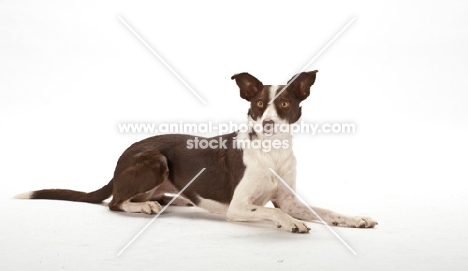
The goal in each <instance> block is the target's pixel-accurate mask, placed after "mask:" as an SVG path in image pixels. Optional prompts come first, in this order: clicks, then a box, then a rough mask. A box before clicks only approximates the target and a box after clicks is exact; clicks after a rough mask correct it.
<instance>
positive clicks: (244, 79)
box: [231, 72, 263, 101]
mask: <svg viewBox="0 0 468 271" xmlns="http://www.w3.org/2000/svg"><path fill="white" fill-rule="evenodd" d="M231 79H235V80H236V84H237V85H238V86H239V88H240V96H241V97H242V98H244V99H246V100H247V101H250V100H251V99H252V98H253V97H255V95H257V93H258V92H259V91H261V90H262V89H263V84H262V82H260V80H258V79H257V78H255V77H253V76H252V75H250V74H248V73H246V72H243V73H238V74H234V75H233V76H232V77H231Z"/></svg>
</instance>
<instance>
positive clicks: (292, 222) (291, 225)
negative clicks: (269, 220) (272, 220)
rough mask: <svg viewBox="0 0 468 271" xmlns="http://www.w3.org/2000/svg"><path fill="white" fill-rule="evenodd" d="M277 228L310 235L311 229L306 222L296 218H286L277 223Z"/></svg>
mask: <svg viewBox="0 0 468 271" xmlns="http://www.w3.org/2000/svg"><path fill="white" fill-rule="evenodd" d="M276 227H278V228H283V229H285V230H287V231H290V232H292V233H308V232H309V231H310V228H309V227H308V226H307V224H305V223H304V222H302V221H300V220H297V219H294V218H292V217H291V218H284V219H281V220H280V221H277V222H276Z"/></svg>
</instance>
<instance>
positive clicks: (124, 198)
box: [109, 151, 169, 214]
mask: <svg viewBox="0 0 468 271" xmlns="http://www.w3.org/2000/svg"><path fill="white" fill-rule="evenodd" d="M128 159H130V161H126V162H127V163H126V165H128V166H127V167H126V168H123V169H120V168H119V165H118V166H117V167H118V168H117V170H116V173H115V176H114V183H113V192H112V195H113V197H112V200H111V202H110V203H109V209H111V210H113V211H124V212H129V213H146V214H150V213H158V212H159V211H161V205H160V204H159V203H158V202H157V201H145V202H132V199H134V198H135V199H138V198H142V197H144V195H145V194H148V195H150V194H153V192H154V191H156V190H157V189H158V187H159V186H160V185H161V184H162V183H163V182H164V181H165V180H166V179H167V176H168V174H169V169H168V166H167V160H166V157H165V156H163V155H162V154H161V153H159V152H158V151H145V152H140V153H137V154H135V155H133V156H132V157H130V158H128Z"/></svg>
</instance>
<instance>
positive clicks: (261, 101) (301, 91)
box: [231, 70, 318, 136]
mask: <svg viewBox="0 0 468 271" xmlns="http://www.w3.org/2000/svg"><path fill="white" fill-rule="evenodd" d="M317 72H318V71H317V70H315V71H310V72H302V73H299V74H297V75H295V76H293V77H292V78H291V79H290V80H289V81H288V83H287V84H286V85H279V86H271V85H263V84H262V82H260V80H258V79H257V78H255V77H254V76H252V75H250V74H248V73H245V72H244V73H238V74H235V75H233V76H232V77H231V79H234V80H236V83H237V85H238V86H239V89H240V96H241V97H242V98H244V99H246V100H247V101H249V102H250V109H249V111H248V113H247V114H248V117H249V121H252V122H253V123H254V125H257V126H261V127H263V129H262V132H261V133H262V134H263V135H264V136H274V135H276V134H278V133H280V132H281V129H280V128H281V127H280V126H281V125H289V124H294V123H296V122H297V121H298V120H299V118H300V117H301V106H300V103H301V102H302V101H303V100H305V99H306V98H307V97H309V95H310V87H311V86H312V85H313V84H314V82H315V77H316V74H317ZM285 88H286V89H285ZM278 94H279V95H278Z"/></svg>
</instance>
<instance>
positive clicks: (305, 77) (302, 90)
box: [288, 70, 318, 101]
mask: <svg viewBox="0 0 468 271" xmlns="http://www.w3.org/2000/svg"><path fill="white" fill-rule="evenodd" d="M317 72H318V71H317V70H315V71H310V72H301V73H299V74H296V75H295V76H293V78H291V79H290V80H289V81H288V84H289V82H291V80H293V79H294V78H296V79H295V80H294V81H293V82H292V83H291V85H290V89H291V90H292V92H293V93H294V95H296V97H297V98H299V100H301V101H302V100H305V99H306V98H307V97H309V95H310V87H311V86H312V85H313V84H314V82H315V77H316V74H317Z"/></svg>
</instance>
